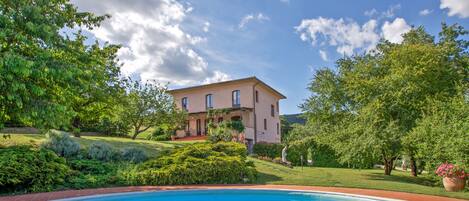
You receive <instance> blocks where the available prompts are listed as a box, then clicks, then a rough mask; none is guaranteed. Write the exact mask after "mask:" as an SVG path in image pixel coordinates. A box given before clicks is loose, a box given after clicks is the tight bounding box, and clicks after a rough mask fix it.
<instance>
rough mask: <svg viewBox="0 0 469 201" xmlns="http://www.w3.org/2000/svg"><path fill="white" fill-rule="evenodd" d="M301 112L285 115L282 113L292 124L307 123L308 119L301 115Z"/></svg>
mask: <svg viewBox="0 0 469 201" xmlns="http://www.w3.org/2000/svg"><path fill="white" fill-rule="evenodd" d="M300 115H301V113H300V114H284V115H281V116H282V117H284V118H285V119H286V120H287V121H288V122H289V123H290V124H294V123H296V124H303V125H304V124H305V123H306V119H304V118H303V117H301V116H300Z"/></svg>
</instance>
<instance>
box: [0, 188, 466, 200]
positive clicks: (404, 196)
mask: <svg viewBox="0 0 469 201" xmlns="http://www.w3.org/2000/svg"><path fill="white" fill-rule="evenodd" d="M182 189H282V190H303V191H317V192H334V193H345V194H355V195H364V196H373V197H381V198H391V199H399V200H409V201H458V200H459V201H462V200H461V199H455V198H448V197H440V196H433V195H422V194H414V193H405V192H395V191H384V190H372V189H358V188H339V187H320V186H292V185H184V186H129V187H112V188H96V189H83V190H66V191H56V192H46V193H33V194H25V195H15V196H1V197H0V201H24V200H27V201H47V200H55V199H63V198H72V197H77V196H90V195H98V194H107V193H124V192H137V191H159V190H182Z"/></svg>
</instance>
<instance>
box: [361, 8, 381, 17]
mask: <svg viewBox="0 0 469 201" xmlns="http://www.w3.org/2000/svg"><path fill="white" fill-rule="evenodd" d="M364 14H365V16H368V17H373V16H374V15H376V14H378V11H377V10H376V9H375V8H373V9H371V10H367V11H365V13H364Z"/></svg>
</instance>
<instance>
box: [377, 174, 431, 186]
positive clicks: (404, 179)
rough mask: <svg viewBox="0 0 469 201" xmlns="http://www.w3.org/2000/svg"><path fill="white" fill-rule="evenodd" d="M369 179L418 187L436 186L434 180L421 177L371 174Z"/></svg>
mask: <svg viewBox="0 0 469 201" xmlns="http://www.w3.org/2000/svg"><path fill="white" fill-rule="evenodd" d="M409 174H410V173H409ZM368 177H369V179H370V180H380V181H391V182H399V183H407V184H417V185H422V186H431V187H433V186H435V182H434V181H433V180H431V179H429V178H425V177H421V176H420V177H412V176H404V175H384V174H382V173H370V174H369V176H368Z"/></svg>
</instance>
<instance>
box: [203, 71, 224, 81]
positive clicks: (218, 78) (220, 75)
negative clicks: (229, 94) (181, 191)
mask: <svg viewBox="0 0 469 201" xmlns="http://www.w3.org/2000/svg"><path fill="white" fill-rule="evenodd" d="M230 79H231V77H230V76H229V75H227V74H225V73H223V72H220V71H214V76H213V77H209V78H207V79H205V80H204V82H203V83H204V84H210V83H214V82H221V81H227V80H230Z"/></svg>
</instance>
